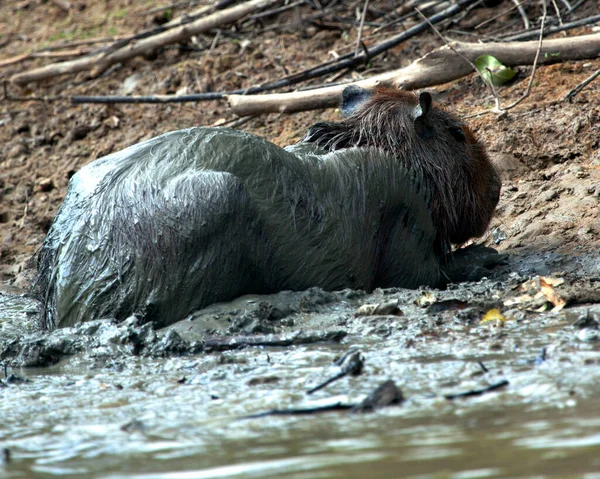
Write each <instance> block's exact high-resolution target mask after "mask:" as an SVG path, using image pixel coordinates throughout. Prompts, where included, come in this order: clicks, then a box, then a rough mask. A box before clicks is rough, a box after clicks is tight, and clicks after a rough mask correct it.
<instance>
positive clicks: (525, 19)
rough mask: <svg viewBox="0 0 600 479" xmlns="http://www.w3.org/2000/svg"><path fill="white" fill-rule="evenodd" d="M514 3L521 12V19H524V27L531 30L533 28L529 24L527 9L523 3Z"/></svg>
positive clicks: (516, 1)
mask: <svg viewBox="0 0 600 479" xmlns="http://www.w3.org/2000/svg"><path fill="white" fill-rule="evenodd" d="M512 1H513V3H514V4H515V5H516V7H517V10H519V15H521V18H522V19H523V25H525V30H529V29H530V28H531V25H530V24H529V18H527V13H525V9H524V8H523V6H522V5H521V3H519V0H512Z"/></svg>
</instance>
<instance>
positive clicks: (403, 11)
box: [373, 0, 446, 33]
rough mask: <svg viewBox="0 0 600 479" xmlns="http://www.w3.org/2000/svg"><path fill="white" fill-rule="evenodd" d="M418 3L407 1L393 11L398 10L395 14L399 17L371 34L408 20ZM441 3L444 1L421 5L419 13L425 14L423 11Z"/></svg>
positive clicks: (416, 1)
mask: <svg viewBox="0 0 600 479" xmlns="http://www.w3.org/2000/svg"><path fill="white" fill-rule="evenodd" d="M420 2H421V0H409V1H408V2H406V3H405V4H404V5H402V6H400V7H398V8H396V9H395V10H399V11H398V12H397V14H398V15H400V17H398V18H395V19H394V20H390V21H389V22H387V23H384V24H383V25H381V26H380V27H377V28H376V29H375V30H373V33H378V32H380V31H381V30H383V29H385V28H389V27H391V26H394V25H396V24H398V23H401V22H403V21H404V20H407V19H408V18H410V17H411V16H413V15H414V12H413V8H414V7H415V6H416V5H418V4H419V3H420ZM442 3H446V2H445V0H442V1H432V2H428V3H425V4H423V5H421V6H420V7H419V8H420V9H421V11H423V12H425V11H427V10H429V9H430V8H433V7H436V6H438V5H441V4H442ZM392 13H393V12H390V13H389V15H391V14H392Z"/></svg>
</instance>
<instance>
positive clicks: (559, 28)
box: [500, 15, 600, 42]
mask: <svg viewBox="0 0 600 479" xmlns="http://www.w3.org/2000/svg"><path fill="white" fill-rule="evenodd" d="M598 21H600V15H592V16H591V17H587V18H581V19H579V20H575V21H573V22H569V23H564V24H562V25H558V26H555V27H549V28H547V29H546V31H545V32H544V33H545V34H546V35H549V34H551V33H557V32H562V31H564V30H570V29H571V28H577V27H582V26H584V25H589V24H591V23H596V22H598ZM539 34H540V31H539V30H538V29H535V30H530V31H528V32H522V33H517V34H516V35H510V36H500V38H501V39H502V40H503V41H506V42H514V41H520V40H527V39H529V38H532V37H535V36H538V35H539Z"/></svg>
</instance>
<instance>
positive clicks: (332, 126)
mask: <svg viewBox="0 0 600 479" xmlns="http://www.w3.org/2000/svg"><path fill="white" fill-rule="evenodd" d="M354 95H356V96H358V98H359V104H358V105H356V107H355V108H352V107H353V106H354V105H351V108H350V109H351V110H352V111H351V114H350V116H349V117H348V118H346V119H345V120H344V121H342V122H340V123H317V124H316V125H314V126H313V127H312V128H311V129H310V130H309V132H308V133H307V135H306V137H305V138H304V141H307V142H313V143H315V144H317V145H319V146H320V147H322V148H324V149H326V150H327V151H336V150H340V149H345V148H352V147H366V148H375V149H378V150H380V151H387V152H393V153H394V156H395V157H396V158H397V159H398V161H399V162H400V163H401V164H403V165H404V166H406V167H407V168H409V169H410V170H417V171H419V172H420V173H421V174H422V175H423V176H424V177H425V178H427V179H428V180H430V181H431V182H432V183H433V185H434V190H433V199H432V204H431V208H432V214H433V220H434V224H435V225H436V227H437V229H438V234H439V236H438V242H439V246H440V248H441V249H442V250H443V251H445V252H448V251H449V247H450V244H462V243H464V242H465V241H467V240H468V239H470V238H473V237H478V236H481V235H482V234H483V233H484V232H485V230H486V229H487V227H488V225H489V223H490V220H491V218H492V215H493V212H494V210H495V208H496V205H497V204H498V200H499V196H500V186H501V182H500V178H499V176H498V174H497V173H496V171H495V169H494V167H493V166H492V164H491V162H490V160H489V158H488V156H487V154H486V152H485V149H484V148H483V146H482V145H481V144H480V143H479V142H478V141H477V140H476V138H475V136H474V135H473V133H472V132H471V130H469V128H468V127H467V126H465V125H464V124H462V123H461V122H460V121H458V120H457V119H456V118H455V117H454V116H453V115H451V114H449V113H448V112H446V111H444V110H443V109H440V108H434V107H432V106H431V104H430V102H431V98H430V97H427V94H424V95H425V96H424V97H423V96H422V97H419V96H417V95H415V94H414V93H410V92H405V91H401V90H395V89H386V88H380V89H378V90H376V92H375V93H374V94H365V91H364V90H362V91H361V90H360V89H359V90H358V91H356V92H354ZM351 98H352V97H351ZM423 98H424V99H423ZM420 100H421V101H420ZM350 101H352V100H351V99H350ZM423 101H424V102H425V104H423ZM427 102H429V103H427Z"/></svg>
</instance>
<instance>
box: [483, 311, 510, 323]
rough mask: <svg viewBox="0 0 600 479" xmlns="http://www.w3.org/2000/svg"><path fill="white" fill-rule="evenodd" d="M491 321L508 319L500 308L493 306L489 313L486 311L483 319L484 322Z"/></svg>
mask: <svg viewBox="0 0 600 479" xmlns="http://www.w3.org/2000/svg"><path fill="white" fill-rule="evenodd" d="M491 321H500V322H502V323H503V322H504V321H506V317H504V315H503V314H502V313H501V312H500V310H499V309H498V308H493V309H490V310H489V311H488V312H487V313H485V316H484V317H483V319H482V320H481V322H482V323H487V322H491Z"/></svg>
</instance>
